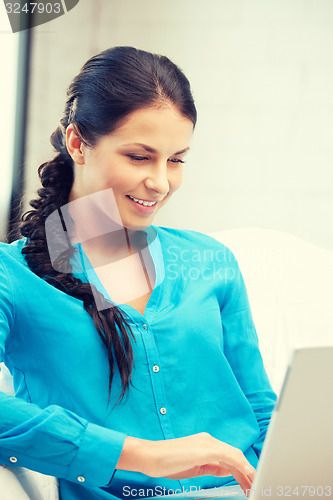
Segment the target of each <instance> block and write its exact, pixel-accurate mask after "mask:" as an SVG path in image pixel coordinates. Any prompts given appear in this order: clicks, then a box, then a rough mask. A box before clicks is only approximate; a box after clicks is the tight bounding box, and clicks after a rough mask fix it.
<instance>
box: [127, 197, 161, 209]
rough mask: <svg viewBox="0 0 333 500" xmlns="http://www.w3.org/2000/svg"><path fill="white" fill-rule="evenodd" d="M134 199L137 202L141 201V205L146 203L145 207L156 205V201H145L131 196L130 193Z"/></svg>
mask: <svg viewBox="0 0 333 500" xmlns="http://www.w3.org/2000/svg"><path fill="white" fill-rule="evenodd" d="M128 196H129V197H130V198H131V199H132V200H134V201H135V202H136V203H139V204H140V205H144V206H145V207H152V206H153V205H156V203H157V202H156V201H143V200H139V199H138V198H134V196H131V195H130V194H129V195H128Z"/></svg>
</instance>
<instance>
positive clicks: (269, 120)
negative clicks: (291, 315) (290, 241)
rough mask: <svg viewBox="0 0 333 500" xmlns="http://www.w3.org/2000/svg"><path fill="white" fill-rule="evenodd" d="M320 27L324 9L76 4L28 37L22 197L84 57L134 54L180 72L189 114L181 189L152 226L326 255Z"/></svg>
mask: <svg viewBox="0 0 333 500" xmlns="http://www.w3.org/2000/svg"><path fill="white" fill-rule="evenodd" d="M332 26H333V2H332V1H331V0H206V1H205V2H201V1H200V2H199V1H197V0H168V2H165V1H162V0H141V1H140V2H138V1H137V0H121V1H119V0H117V1H116V0H81V2H80V3H79V5H78V6H77V7H75V8H74V9H73V10H72V11H71V12H70V13H68V14H67V15H66V16H64V17H61V18H59V19H56V20H54V21H52V23H48V24H45V25H43V26H40V27H39V28H36V29H35V30H34V35H35V36H34V55H33V74H32V80H33V82H32V84H33V85H32V99H31V107H30V112H29V118H30V122H29V123H30V125H29V138H28V144H29V151H28V159H27V161H28V167H29V170H30V178H29V183H28V185H27V198H30V197H31V193H32V190H33V189H34V188H35V186H36V185H37V184H36V174H35V172H36V170H37V166H38V165H39V164H40V163H41V162H43V161H46V160H47V159H48V158H49V157H50V154H51V148H50V146H49V142H48V138H49V135H50V134H51V133H52V131H53V130H54V129H55V128H56V126H57V123H58V119H59V117H60V114H61V111H62V107H63V103H64V92H65V88H66V85H67V84H68V83H69V81H70V80H71V78H72V77H73V76H74V75H75V74H76V73H77V72H78V71H79V69H80V67H81V66H82V64H83V63H84V62H85V61H86V60H87V59H88V57H90V56H91V55H93V54H95V53H96V52H98V51H100V50H102V49H105V48H107V47H110V46H113V45H134V46H137V47H138V48H142V49H146V50H151V51H153V52H159V53H163V54H165V55H167V56H169V57H170V58H171V59H173V60H174V61H175V62H176V63H178V64H179V65H180V66H181V67H182V68H183V70H184V71H185V73H186V74H187V76H188V77H189V79H190V81H191V83H192V88H193V92H194V96H195V99H196V103H197V107H198V114H199V121H198V125H197V129H196V132H195V136H194V138H193V143H192V152H191V154H190V156H189V157H188V162H187V164H186V165H185V180H184V185H183V187H182V189H181V190H180V191H179V192H178V193H177V194H176V195H175V196H174V199H173V200H172V201H170V204H169V206H167V207H165V208H164V211H163V212H161V213H160V214H159V215H158V217H157V219H156V223H158V224H160V225H167V226H174V227H186V228H191V229H197V230H200V231H218V230H222V229H230V228H237V227H249V226H257V227H262V228H267V229H279V230H283V231H288V232H290V233H292V234H294V235H296V236H299V237H301V238H303V239H305V240H307V241H310V242H312V243H314V244H316V245H319V246H322V247H326V248H330V249H333V230H332V226H333V225H332V214H333V196H332V191H333V168H332V167H333V140H332V139H333V92H332V89H333V51H332V47H333V29H332Z"/></svg>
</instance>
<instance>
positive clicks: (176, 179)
mask: <svg viewBox="0 0 333 500" xmlns="http://www.w3.org/2000/svg"><path fill="white" fill-rule="evenodd" d="M182 182H183V169H182V168H177V169H175V171H174V172H171V174H170V175H169V186H170V191H171V192H174V191H177V189H179V188H180V186H181V185H182Z"/></svg>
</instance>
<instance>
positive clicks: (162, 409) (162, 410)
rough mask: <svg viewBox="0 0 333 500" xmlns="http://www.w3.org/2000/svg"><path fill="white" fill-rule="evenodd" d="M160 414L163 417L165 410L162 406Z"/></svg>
mask: <svg viewBox="0 0 333 500" xmlns="http://www.w3.org/2000/svg"><path fill="white" fill-rule="evenodd" d="M160 413H162V415H165V414H166V408H164V407H163V406H162V408H161V409H160Z"/></svg>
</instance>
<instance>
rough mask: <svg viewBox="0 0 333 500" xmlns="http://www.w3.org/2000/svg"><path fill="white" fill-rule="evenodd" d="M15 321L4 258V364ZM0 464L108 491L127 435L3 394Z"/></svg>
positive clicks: (0, 274) (0, 347)
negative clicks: (7, 341) (23, 468)
mask: <svg viewBox="0 0 333 500" xmlns="http://www.w3.org/2000/svg"><path fill="white" fill-rule="evenodd" d="M14 317H15V306H14V301H13V291H12V288H11V283H10V279H9V276H8V274H7V270H6V268H5V266H4V264H3V262H1V255H0V361H3V360H4V355H5V344H6V339H7V337H8V335H9V333H10V330H11V327H12V324H13V321H14ZM0 408H1V411H0V463H1V464H4V465H16V466H21V467H26V468H27V469H32V470H35V471H38V472H41V473H43V474H47V475H50V476H55V477H58V478H64V479H67V480H69V481H73V482H78V483H83V482H84V483H85V485H87V486H91V487H101V486H106V485H107V484H108V483H109V482H110V480H111V478H112V475H113V473H114V471H115V468H116V465H117V463H118V460H119V457H120V454H121V451H122V448H123V444H124V440H125V437H126V435H125V434H123V433H122V432H118V431H114V430H112V429H107V428H105V427H102V426H99V425H95V424H93V423H90V422H88V421H87V420H85V419H83V418H81V417H79V416H78V415H76V414H75V413H73V412H71V411H68V410H66V409H65V408H62V407H60V406H55V405H53V406H48V407H47V408H45V409H41V408H39V407H38V406H37V405H35V404H33V403H28V402H26V401H23V400H22V399H19V398H16V397H14V396H10V395H7V394H4V393H3V392H0Z"/></svg>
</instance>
